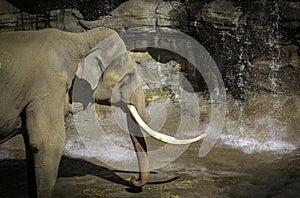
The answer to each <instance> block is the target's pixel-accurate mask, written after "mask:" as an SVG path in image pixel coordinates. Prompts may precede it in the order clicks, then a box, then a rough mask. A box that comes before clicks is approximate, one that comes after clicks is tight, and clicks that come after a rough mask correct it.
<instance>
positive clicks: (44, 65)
mask: <svg viewBox="0 0 300 198" xmlns="http://www.w3.org/2000/svg"><path fill="white" fill-rule="evenodd" d="M112 34H116V32H114V31H113V30H110V29H107V28H97V29H93V30H90V31H87V32H84V33H69V32H62V31H59V30H56V29H48V30H42V31H26V32H11V33H1V34H0V93H1V95H0V143H3V142H5V141H6V140H8V139H10V138H11V137H13V136H15V135H17V134H19V133H21V134H22V135H23V138H24V142H25V146H26V158H27V163H28V173H29V177H28V178H29V179H28V182H29V187H30V193H31V194H30V197H51V194H52V192H53V189H54V185H55V182H56V177H57V173H58V166H59V162H60V159H61V155H62V152H63V149H64V143H65V127H64V112H65V111H66V109H68V105H66V104H65V101H66V98H68V92H69V89H70V88H71V85H72V82H73V79H74V78H75V75H76V71H77V69H78V67H79V66H78V65H79V63H80V62H81V61H82V59H83V58H84V56H85V55H86V54H87V52H88V51H89V50H90V49H91V48H92V47H94V46H95V45H96V44H97V43H99V42H100V41H101V40H103V39H105V38H107V37H108V36H110V35H112ZM107 50H109V49H107ZM135 67H136V65H135V62H134V61H133V60H132V59H131V58H130V56H129V55H128V53H125V54H124V55H122V57H120V58H118V59H117V60H115V61H114V62H113V63H112V64H111V65H109V66H108V68H107V69H106V70H105V71H104V73H103V75H102V78H101V79H100V80H99V83H98V87H97V88H96V91H95V96H96V101H101V100H106V99H108V98H110V96H111V88H112V87H113V86H114V85H115V84H116V83H117V81H119V80H120V77H122V78H123V77H125V76H130V81H129V84H128V83H127V84H126V83H125V85H124V86H120V89H121V90H120V93H121V94H120V96H122V97H127V98H122V97H121V98H120V102H122V101H123V102H124V101H127V102H128V101H129V103H132V104H134V105H135V106H136V107H137V109H138V111H139V113H140V114H141V115H143V114H144V108H145V104H144V93H143V90H142V89H141V87H139V88H138V89H136V90H135V91H134V93H133V94H132V95H131V96H128V94H126V90H128V87H131V83H132V84H134V83H136V81H137V76H136V68H135ZM127 74H128V75H127ZM122 78H121V80H122ZM127 92H128V91H127ZM20 126H21V130H17V129H18V128H20ZM135 128H136V127H135ZM139 132H140V131H139ZM135 135H136V136H141V134H135ZM136 136H134V135H131V139H132V141H133V144H134V147H135V150H136V151H138V152H140V153H139V154H137V157H138V162H139V167H140V171H141V174H140V179H137V178H133V179H132V183H133V184H134V185H135V186H138V187H140V186H143V185H144V184H145V183H146V181H147V179H148V176H149V168H148V158H147V154H146V153H145V150H146V145H145V140H144V138H143V136H142V137H136ZM99 146H101V145H99Z"/></svg>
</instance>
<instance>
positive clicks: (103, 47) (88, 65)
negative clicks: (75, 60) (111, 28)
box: [76, 34, 127, 90]
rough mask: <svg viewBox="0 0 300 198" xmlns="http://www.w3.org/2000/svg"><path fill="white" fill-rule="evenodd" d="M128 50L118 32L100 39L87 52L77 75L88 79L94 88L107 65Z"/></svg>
mask: <svg viewBox="0 0 300 198" xmlns="http://www.w3.org/2000/svg"><path fill="white" fill-rule="evenodd" d="M126 52H127V49H126V46H125V44H124V42H123V40H122V39H121V38H120V37H119V35H118V34H113V35H111V36H109V37H107V38H105V39H104V40H102V41H100V42H99V43H98V44H97V45H96V46H95V47H93V48H92V49H91V50H90V51H89V52H88V53H87V55H86V56H85V58H84V59H83V61H82V63H81V64H80V65H79V67H78V69H77V72H76V75H77V77H78V78H81V79H84V80H86V81H87V82H88V83H89V84H90V85H91V88H92V89H93V90H94V89H95V88H96V87H97V85H98V82H99V79H100V77H101V75H102V73H103V71H104V70H105V69H106V67H107V66H108V65H109V64H110V63H111V62H112V61H113V60H115V59H116V58H117V57H119V56H120V55H122V54H124V53H126Z"/></svg>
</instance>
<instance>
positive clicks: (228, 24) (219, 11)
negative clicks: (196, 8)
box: [201, 0, 244, 30]
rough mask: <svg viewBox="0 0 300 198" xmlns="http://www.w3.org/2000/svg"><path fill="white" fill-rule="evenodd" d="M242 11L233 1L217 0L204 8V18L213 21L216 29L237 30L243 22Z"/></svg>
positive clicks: (206, 20)
mask: <svg viewBox="0 0 300 198" xmlns="http://www.w3.org/2000/svg"><path fill="white" fill-rule="evenodd" d="M242 14H243V13H242V12H241V11H240V10H239V8H238V7H235V6H234V5H233V4H232V2H231V1H227V0H215V1H212V2H211V3H209V4H206V5H205V6H204V7H203V8H202V12H201V17H202V20H203V21H205V22H207V23H211V24H212V25H213V26H214V27H215V28H216V29H221V30H235V29H237V26H238V25H240V24H241V23H244V21H242V22H241V20H240V18H241V16H242Z"/></svg>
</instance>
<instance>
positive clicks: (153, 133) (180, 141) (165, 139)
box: [127, 104, 206, 144]
mask: <svg viewBox="0 0 300 198" xmlns="http://www.w3.org/2000/svg"><path fill="white" fill-rule="evenodd" d="M127 106H128V109H129V111H130V113H131V115H132V117H133V118H134V119H135V121H136V122H137V124H138V125H139V126H140V127H141V128H142V129H143V130H144V131H145V132H146V133H148V134H149V135H150V136H152V137H154V138H155V139H157V140H160V141H162V142H164V143H169V144H190V143H193V142H197V141H199V140H201V139H203V138H205V137H206V133H203V134H201V135H199V136H197V137H195V138H191V139H177V138H175V137H172V136H168V135H165V134H162V133H159V132H157V131H155V130H153V129H151V128H150V127H149V126H148V125H147V124H146V123H145V122H144V121H143V119H142V118H141V116H140V115H139V113H138V112H137V110H136V108H135V106H134V105H132V104H128V105H127Z"/></svg>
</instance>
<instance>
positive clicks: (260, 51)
mask: <svg viewBox="0 0 300 198" xmlns="http://www.w3.org/2000/svg"><path fill="white" fill-rule="evenodd" d="M8 1H9V2H8ZM8 1H5V0H1V1H0V31H8V30H9V31H11V30H31V29H41V28H49V27H53V28H59V29H62V30H66V31H72V32H80V31H84V30H86V29H91V28H94V27H98V26H106V27H110V28H113V29H116V30H120V29H124V28H131V27H137V26H153V27H155V26H163V27H171V28H175V29H179V30H181V31H183V32H185V33H187V34H189V35H191V36H193V37H194V38H196V39H197V40H198V41H199V42H200V43H201V44H202V45H204V46H205V48H206V49H207V50H208V51H209V52H210V53H211V55H212V56H213V58H214V60H215V61H216V62H217V65H218V66H219V67H220V70H221V73H222V75H223V78H224V81H225V84H226V87H227V88H228V92H229V93H230V94H231V95H233V96H234V97H235V98H240V99H244V98H245V97H247V94H248V93H252V92H260V91H264V92H270V93H274V94H285V95H291V94H292V95H293V94H296V95H300V80H299V79H300V64H299V52H300V50H299V45H300V44H299V42H300V34H299V24H300V15H299V13H300V2H299V1H294V0H289V1H283V0H278V1H258V0H256V1H245V2H241V1H237V0H211V1H209V0H203V1H196V0H184V1H175V0H174V1H163V0H129V1H126V2H124V3H122V2H123V1H113V0H111V1H108V0H107V1H103V2H102V3H99V2H98V1H88V0H85V1H73V2H75V3H73V4H72V2H71V1H66V3H65V4H64V5H61V9H57V8H59V6H57V5H59V4H58V3H57V4H56V6H54V5H53V4H51V5H50V4H49V5H48V7H47V5H46V6H44V7H41V5H40V4H39V5H40V7H41V8H43V9H41V12H37V11H36V10H37V9H34V10H33V11H32V12H29V11H30V9H28V8H27V10H25V11H27V12H24V7H25V6H24V5H26V1H24V2H23V1H22V2H23V4H21V3H19V4H16V3H14V2H16V1H12V0H8ZM79 2H85V4H83V3H81V4H80V3H79ZM97 2H98V3H97ZM121 3H122V4H121ZM13 4H15V5H16V6H17V7H16V6H13ZM44 4H45V3H44ZM120 4H121V5H120ZM87 5H89V7H87ZM107 5H113V6H111V7H108V6H107ZM118 5H120V6H118ZM84 6H86V9H84ZM105 6H106V7H105ZM116 6H118V7H117V8H116V9H115V7H116ZM91 7H94V11H91V10H90V8H91ZM47 8H48V9H47ZM51 9H52V10H51ZM97 9H98V11H99V12H100V11H101V10H102V12H103V9H104V10H105V12H106V13H105V12H103V13H102V14H101V13H98V14H97V12H96V11H95V10H97ZM28 10H29V11H28ZM85 10H88V11H89V14H87V13H84V12H87V11H85ZM108 11H111V12H110V14H107V13H108ZM92 13H94V16H95V17H92ZM96 17H97V20H91V19H95V18H96ZM157 53H159V52H157ZM183 68H184V67H183ZM184 72H186V73H187V75H189V76H194V77H193V79H194V83H195V84H197V83H198V84H199V83H200V84H201V83H204V82H203V80H202V78H200V77H199V78H197V76H200V75H199V74H198V73H197V74H195V71H194V70H193V69H186V70H185V71H184ZM199 87H203V86H202V85H201V86H199Z"/></svg>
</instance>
